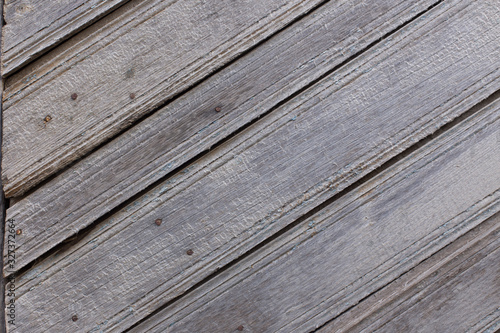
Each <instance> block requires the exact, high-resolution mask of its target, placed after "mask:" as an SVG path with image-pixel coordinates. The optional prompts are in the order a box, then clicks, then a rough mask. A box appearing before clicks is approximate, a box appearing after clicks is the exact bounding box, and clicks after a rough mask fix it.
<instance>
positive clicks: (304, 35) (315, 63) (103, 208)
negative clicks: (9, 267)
mask: <svg viewBox="0 0 500 333" xmlns="http://www.w3.org/2000/svg"><path fill="white" fill-rule="evenodd" d="M429 5H430V2H429V1H423V2H419V3H418V4H415V3H413V2H412V1H400V0H394V1H390V2H389V1H387V2H386V3H385V6H369V7H368V6H365V3H364V1H361V0H360V1H358V2H357V4H354V3H345V2H342V3H338V2H331V3H328V4H326V5H325V6H324V7H322V8H321V9H320V10H318V12H316V13H315V15H314V16H310V17H306V18H304V19H303V20H301V21H300V22H297V23H296V24H295V25H293V26H292V27H290V28H289V29H287V30H286V31H283V32H282V33H280V34H279V35H277V36H275V37H274V38H272V39H271V40H270V41H268V42H267V43H265V44H264V45H262V47H260V48H258V49H257V50H254V51H253V52H252V53H250V54H248V55H247V56H245V57H244V58H242V59H241V60H240V61H238V62H237V63H235V64H233V65H231V66H230V67H228V68H226V69H225V70H223V71H222V72H221V73H218V74H217V75H215V76H214V77H212V78H211V79H209V80H207V81H206V82H204V83H203V84H201V85H200V86H199V87H197V88H195V89H193V90H192V91H191V92H190V93H188V94H186V95H185V96H183V97H181V98H180V99H178V100H177V101H175V102H173V103H171V104H169V105H168V106H166V107H165V108H164V109H162V110H160V111H159V112H157V113H155V114H154V115H152V116H151V117H149V118H148V119H146V120H145V121H143V122H142V123H140V124H139V125H137V126H135V127H134V128H132V129H130V130H129V131H128V132H126V133H125V134H124V135H122V136H120V137H118V138H116V139H115V140H113V141H112V142H110V143H109V144H107V145H106V146H104V147H102V148H101V149H100V150H99V151H97V152H95V153H94V154H92V155H90V156H88V157H87V158H85V159H83V160H82V161H81V162H79V163H78V164H76V165H74V166H73V167H71V168H70V169H68V170H67V171H65V172H64V173H62V174H61V175H59V176H58V177H57V178H55V179H53V180H51V181H50V182H48V183H47V184H44V186H43V187H41V188H40V189H38V190H36V191H35V192H33V193H32V194H30V195H29V196H27V197H26V198H25V199H24V200H22V201H20V202H17V203H16V204H14V205H13V206H12V207H11V208H10V209H9V211H8V216H9V218H14V219H16V220H17V221H18V223H19V226H20V227H21V228H23V229H25V230H30V232H29V233H28V232H27V233H26V234H25V235H24V236H23V239H22V240H20V241H19V243H18V249H17V251H18V253H19V257H20V260H19V262H18V263H17V265H18V266H17V267H19V268H21V267H23V266H24V265H25V264H26V263H28V262H30V261H31V260H34V259H35V258H37V257H38V256H40V255H41V254H42V253H44V252H46V251H47V250H49V249H50V248H52V247H54V246H55V245H57V244H58V243H60V242H62V241H63V240H64V239H66V238H68V237H70V236H72V235H73V234H74V233H75V232H77V231H78V230H81V229H82V228H84V227H86V226H88V225H89V224H91V223H92V222H93V221H95V220H96V219H97V218H99V217H101V216H103V215H104V214H105V213H106V212H108V211H109V210H111V209H112V208H113V207H116V206H118V205H119V204H121V203H122V202H124V201H125V200H127V199H129V198H130V197H132V196H133V195H135V194H137V193H138V192H139V191H141V190H144V189H145V188H146V187H147V186H149V185H151V184H153V183H154V182H155V181H157V180H159V179H161V178H162V177H165V176H166V175H167V174H168V173H169V172H171V171H172V170H174V169H175V168H176V167H178V166H179V165H182V164H183V163H185V162H187V161H189V159H191V158H193V157H195V156H196V155H197V154H199V153H200V152H201V151H203V150H205V149H208V148H210V146H211V145H213V144H214V143H216V142H217V141H218V140H220V138H221V137H225V136H227V135H228V134H230V133H232V132H234V131H235V130H237V129H238V128H240V127H241V126H244V125H245V124H246V123H248V122H249V121H251V120H252V119H255V118H257V117H259V116H260V115H262V114H264V113H265V112H267V111H269V110H270V109H271V108H272V107H273V106H275V105H276V104H277V103H279V102H281V101H283V99H285V98H286V97H289V96H290V95H291V94H293V93H294V92H296V91H298V90H299V89H301V88H303V87H304V86H305V85H306V84H308V83H310V82H311V81H312V80H314V79H316V78H318V77H320V76H321V75H322V74H324V73H326V72H327V71H328V70H331V69H333V68H334V67H335V66H336V65H338V64H340V63H342V61H345V60H346V59H347V58H348V57H349V56H351V55H353V54H354V52H357V51H358V50H360V49H361V48H362V47H364V46H367V45H368V44H370V43H371V42H373V41H374V40H376V39H377V38H379V37H380V36H381V35H383V34H384V33H387V32H389V31H390V30H391V29H393V28H395V27H397V25H398V24H399V23H400V22H401V21H403V20H405V19H408V17H411V16H412V15H416V14H417V13H418V12H419V11H421V10H423V9H425V8H427V6H429ZM353 17H355V18H356V19H353ZM339 27H343V28H342V29H340V28H339ZM352 31H354V32H352ZM284 64H286V66H284ZM228 86H230V89H228V88H227V87H228ZM218 106H220V107H221V108H222V111H221V112H219V113H218V112H215V111H214V109H215V107H218Z"/></svg>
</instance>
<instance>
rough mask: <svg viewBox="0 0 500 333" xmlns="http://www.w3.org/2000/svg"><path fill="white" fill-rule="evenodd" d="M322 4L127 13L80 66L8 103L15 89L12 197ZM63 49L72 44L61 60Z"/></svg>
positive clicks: (81, 57) (191, 5)
mask: <svg viewBox="0 0 500 333" xmlns="http://www.w3.org/2000/svg"><path fill="white" fill-rule="evenodd" d="M323 1H324V0H306V1H300V0H278V1H267V0H266V1H264V0H258V1H255V0H244V1H238V2H234V1H233V0H222V1H221V0H209V1H206V2H204V3H203V5H200V4H198V3H195V2H190V1H187V0H179V1H174V0H169V1H160V0H155V1H153V2H148V1H146V2H142V3H139V5H138V6H137V7H139V8H136V6H135V2H131V3H128V4H126V5H124V6H123V7H122V8H120V9H121V11H123V12H127V11H128V12H132V13H133V14H131V15H132V19H130V15H125V16H124V18H123V20H117V23H116V24H117V25H118V27H117V28H116V29H113V28H114V27H109V26H104V27H103V29H105V31H106V34H103V35H101V36H100V38H99V39H98V41H96V40H94V39H92V38H91V39H92V42H89V43H87V42H82V43H81V45H80V44H78V45H76V46H75V47H74V48H73V49H72V54H73V55H74V56H73V58H71V59H69V60H68V59H66V58H63V59H62V60H61V61H62V62H61V63H54V62H49V63H48V65H47V66H49V69H50V70H49V71H48V72H47V73H45V74H43V73H39V72H40V71H43V68H42V69H37V70H34V71H32V72H31V73H30V74H29V75H28V76H27V77H23V78H19V80H20V81H22V82H23V83H24V85H25V87H23V88H21V89H20V90H19V91H17V92H12V93H11V94H10V95H9V93H7V91H9V85H11V84H15V82H16V80H12V79H11V80H8V81H7V85H6V94H4V106H5V108H4V113H3V117H4V118H3V119H4V124H3V127H4V128H3V130H4V133H3V136H4V141H3V143H2V151H3V160H2V179H3V184H4V190H5V193H6V196H7V197H10V196H19V195H21V194H22V193H24V192H25V191H26V190H28V189H29V188H31V187H33V186H35V185H36V184H38V183H40V182H41V181H42V180H43V179H45V178H47V177H48V176H50V175H52V174H54V173H55V172H57V171H58V170H60V169H61V168H64V167H65V166H66V165H68V164H69V163H71V162H73V161H75V160H77V159H78V158H80V157H81V156H83V155H85V154H87V153H88V152H90V151H91V150H92V149H94V148H95V147H97V146H98V145H99V144H102V143H103V142H105V141H106V140H109V139H110V138H112V137H113V136H115V135H116V134H117V133H119V132H120V131H122V130H124V129H125V128H127V127H129V126H130V125H131V124H132V123H134V122H135V121H136V120H138V119H139V118H141V117H143V116H145V115H146V114H149V113H150V112H152V111H153V110H155V109H156V108H158V107H160V106H161V105H163V104H164V103H165V102H166V101H168V100H169V99H171V98H172V97H173V96H175V95H177V94H179V93H180V92H182V91H184V90H186V89H187V88H189V87H191V86H192V85H194V84H195V83H196V82H198V81H200V80H202V79H203V78H205V77H207V76H208V75H209V74H211V73H213V72H214V71H215V70H217V69H218V68H220V67H222V66H224V65H225V64H226V63H228V62H229V61H231V60H232V59H234V58H235V57H237V56H238V55H239V54H241V53H243V52H245V51H246V50H248V49H249V48H252V47H253V46H254V45H255V44H256V43H259V42H260V41H262V40H265V39H266V38H267V37H269V36H271V35H272V34H274V33H275V32H276V31H278V30H280V29H281V28H283V27H285V26H286V25H287V24H289V23H290V22H292V21H293V20H295V19H296V18H297V17H299V16H301V15H303V14H305V13H307V12H308V11H310V10H311V9H312V8H314V7H315V6H316V5H318V4H319V3H321V2H323ZM143 7H144V8H143ZM141 8H143V10H142V9H141ZM91 28H92V27H90V30H91ZM165 32H168V34H166V33H165ZM93 36H94V37H95V35H93ZM60 49H61V50H62V51H61V52H64V50H65V45H64V44H63V45H61V46H60V47H59V48H57V49H56V50H54V52H53V53H54V54H57V52H59V50H60ZM47 57H55V58H56V59H58V58H57V56H54V55H53V54H52V53H51V54H48V55H47ZM40 61H42V59H41V60H40ZM53 68H55V70H52V69H53ZM19 80H18V81H19ZM11 82H12V83H11ZM131 94H133V95H131ZM72 96H73V97H72ZM131 96H134V97H131Z"/></svg>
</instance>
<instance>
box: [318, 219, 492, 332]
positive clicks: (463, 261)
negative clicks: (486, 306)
mask: <svg viewBox="0 0 500 333" xmlns="http://www.w3.org/2000/svg"><path fill="white" fill-rule="evenodd" d="M499 215H500V212H497V213H495V214H493V215H492V216H491V217H489V218H487V219H486V220H485V221H483V222H481V223H480V224H479V225H477V226H476V227H474V228H473V229H471V230H469V231H468V232H466V233H465V234H463V235H462V236H460V237H458V238H457V239H456V240H455V242H459V241H460V240H463V239H465V238H467V237H468V235H471V234H473V233H475V232H478V230H480V229H481V227H482V226H483V223H486V222H487V221H488V220H492V219H494V218H495V217H496V216H499ZM495 230H497V231H498V228H497V229H495ZM493 233H495V231H490V232H489V233H488V234H489V235H492V234H493ZM483 240H484V239H479V241H478V242H477V243H474V244H473V245H472V246H474V245H477V244H479V243H480V242H481V241H483ZM455 242H453V243H450V244H448V245H446V246H445V247H443V248H442V249H440V250H439V251H438V252H436V253H435V254H437V253H439V252H441V251H445V250H446V249H449V248H451V247H452V246H453V245H454V244H455ZM471 242H474V241H473V240H471ZM494 242H495V240H492V241H491V242H489V243H487V244H486V245H484V246H483V247H481V248H480V249H479V250H477V251H475V252H474V253H473V254H472V255H469V256H467V257H466V258H464V259H462V260H461V261H460V262H459V263H455V264H453V267H451V268H450V269H447V270H446V272H445V273H444V274H445V275H446V274H448V273H449V272H451V271H453V270H454V269H456V268H457V267H459V266H460V265H463V264H464V263H465V262H467V261H469V260H470V259H471V258H473V257H474V256H475V255H477V254H478V253H479V252H480V251H481V250H483V249H485V248H486V247H488V246H490V245H491V244H492V243H494ZM468 244H469V243H468V242H467V244H466V245H468ZM466 245H464V246H466ZM464 246H460V248H459V249H457V250H455V251H452V254H457V253H459V255H460V254H461V253H462V252H463V251H468V250H470V248H466V249H465V250H463V248H464ZM497 249H498V247H497ZM435 254H433V255H431V256H429V257H428V258H425V259H423V260H421V261H419V262H418V263H417V264H416V265H415V266H414V267H413V268H411V269H410V270H408V271H406V272H403V273H402V274H401V275H399V276H398V277H396V278H395V279H394V280H392V281H391V282H389V283H387V284H386V285H384V286H382V287H380V288H377V290H375V291H373V292H372V293H370V294H369V295H367V296H365V297H363V298H362V299H360V300H359V301H358V302H357V303H356V304H355V305H353V306H350V307H349V309H346V310H345V311H342V313H340V314H338V315H337V316H335V318H332V319H331V320H329V321H328V322H326V323H325V324H323V325H321V326H320V327H318V328H317V329H315V330H314V331H311V333H314V332H316V331H317V330H320V329H321V328H324V327H325V326H327V325H328V324H329V323H331V322H332V321H333V320H334V319H336V318H337V317H339V316H341V315H342V314H344V313H346V312H348V311H350V309H353V308H355V307H356V306H358V305H359V304H361V303H362V302H364V301H365V300H366V299H368V298H369V297H371V296H372V295H374V294H376V293H378V292H379V291H381V290H382V289H384V288H386V287H388V286H389V285H390V284H392V283H393V282H395V281H397V280H399V279H400V278H402V277H403V276H405V275H406V274H409V273H410V271H412V270H414V269H415V268H416V267H417V266H419V265H422V264H425V263H426V262H429V261H430V260H431V259H432V257H433V256H434V255H435ZM486 257H487V256H486ZM486 257H485V258H486ZM485 258H483V259H485ZM483 259H481V260H483ZM481 260H479V261H481ZM479 261H478V262H479ZM445 265H446V263H445ZM473 265H474V264H473ZM473 265H472V266H473ZM472 266H468V268H467V269H466V270H465V271H467V270H468V269H470V268H471V267H472ZM433 267H434V266H433ZM443 267H444V266H442V265H441V266H438V267H437V269H436V271H437V270H441V269H442V268H443ZM462 273H463V272H460V273H459V274H457V275H456V276H459V275H460V274H462ZM435 283H438V281H435V282H432V283H431V284H428V285H427V286H426V287H425V288H426V289H428V288H431V286H433V285H435ZM443 287H444V286H441V287H439V288H438V289H436V290H434V291H432V292H431V293H429V294H428V295H427V296H425V297H428V296H430V295H432V294H433V293H434V292H436V291H438V290H440V289H442V288H443ZM409 295H410V296H408V295H404V300H409V299H410V298H411V297H412V295H413V294H411V293H410V294H409ZM392 302H394V301H391V302H389V303H386V304H384V303H382V307H381V308H380V309H384V308H385V307H386V306H388V305H390V304H392ZM420 302H421V300H418V301H417V302H416V303H414V304H413V305H412V306H411V307H413V306H415V305H416V304H419V303H420ZM411 307H409V308H408V309H407V310H405V312H407V311H408V310H410V309H411ZM494 312H495V311H494ZM398 316H399V315H398ZM367 318H369V317H367ZM379 319H381V317H379ZM391 320H392V319H391ZM387 323H389V321H387V322H385V323H383V324H382V326H379V327H378V328H377V329H380V328H382V327H383V326H385V325H386V324H387ZM360 324H361V322H358V323H357V324H355V325H353V326H351V327H356V326H359V325H360ZM370 325H371V324H370ZM497 332H498V331H497Z"/></svg>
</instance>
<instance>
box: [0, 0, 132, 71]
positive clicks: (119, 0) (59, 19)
mask: <svg viewBox="0 0 500 333" xmlns="http://www.w3.org/2000/svg"><path fill="white" fill-rule="evenodd" d="M127 1H128V0H106V1H102V0H58V1H46V0H31V1H23V0H12V1H7V2H6V4H5V17H4V19H5V21H6V22H7V23H6V25H4V26H3V31H2V76H4V77H5V76H7V75H10V74H12V73H13V72H15V71H16V70H18V69H19V68H20V67H22V66H25V65H26V64H28V63H29V62H30V61H32V60H33V59H35V58H36V57H38V56H39V55H40V54H42V53H44V52H46V51H47V50H49V49H51V48H53V47H54V46H55V45H57V44H59V43H61V42H62V41H64V40H66V39H67V38H69V37H71V36H72V35H74V34H75V33H77V32H78V31H79V30H81V29H83V28H84V27H86V26H88V25H89V24H91V23H92V22H94V21H95V20H97V19H99V18H100V17H102V16H104V15H106V14H107V13H109V12H110V11H112V10H114V9H116V8H117V7H118V6H120V5H121V4H123V3H125V2H127Z"/></svg>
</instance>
